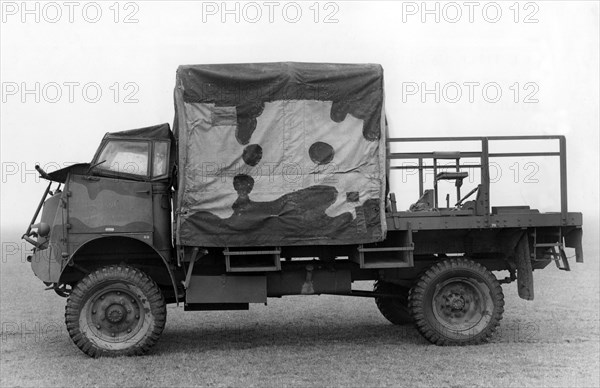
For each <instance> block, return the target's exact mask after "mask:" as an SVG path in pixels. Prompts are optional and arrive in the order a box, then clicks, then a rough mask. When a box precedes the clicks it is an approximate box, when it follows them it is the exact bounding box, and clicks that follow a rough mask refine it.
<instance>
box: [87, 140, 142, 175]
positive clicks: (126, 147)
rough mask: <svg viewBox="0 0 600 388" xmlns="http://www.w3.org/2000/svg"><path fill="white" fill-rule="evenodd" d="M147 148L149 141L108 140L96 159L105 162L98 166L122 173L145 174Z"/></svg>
mask: <svg viewBox="0 0 600 388" xmlns="http://www.w3.org/2000/svg"><path fill="white" fill-rule="evenodd" d="M148 150H149V143H148V142H146V141H121V140H113V141H110V142H108V143H107V144H106V146H105V147H104V149H103V150H102V153H101V154H100V156H99V157H98V159H97V160H99V161H104V160H105V161H106V162H104V163H102V164H101V165H99V166H98V168H99V169H103V170H109V171H115V172H118V173H123V174H133V175H141V176H147V175H148Z"/></svg>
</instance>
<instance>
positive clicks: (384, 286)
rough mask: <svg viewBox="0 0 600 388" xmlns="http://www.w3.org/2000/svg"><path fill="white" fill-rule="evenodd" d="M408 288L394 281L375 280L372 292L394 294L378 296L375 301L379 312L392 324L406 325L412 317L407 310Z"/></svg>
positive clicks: (410, 321)
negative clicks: (393, 296)
mask: <svg viewBox="0 0 600 388" xmlns="http://www.w3.org/2000/svg"><path fill="white" fill-rule="evenodd" d="M408 291H409V288H407V287H402V286H399V285H397V284H394V283H388V282H382V281H381V280H380V281H377V282H375V285H374V287H373V292H376V293H379V294H390V295H396V297H395V298H389V297H388V298H386V297H378V298H375V303H376V304H377V308H378V309H379V311H380V312H381V314H382V315H383V316H384V317H385V318H386V319H387V320H388V321H390V322H392V323H393V324H394V325H406V324H410V323H412V321H413V320H412V317H411V316H410V311H409V310H408Z"/></svg>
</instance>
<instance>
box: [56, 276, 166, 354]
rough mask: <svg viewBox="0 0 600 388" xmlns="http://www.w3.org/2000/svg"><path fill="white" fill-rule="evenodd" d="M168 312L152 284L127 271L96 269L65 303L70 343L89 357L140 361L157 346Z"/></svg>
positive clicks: (147, 279) (145, 277)
mask: <svg viewBox="0 0 600 388" xmlns="http://www.w3.org/2000/svg"><path fill="white" fill-rule="evenodd" d="M166 319H167V309H166V305H165V301H164V298H163V296H162V294H161V292H160V289H159V288H158V286H157V285H156V283H155V282H154V281H153V280H152V279H150V278H149V277H148V276H147V275H146V274H144V273H143V272H142V271H140V270H138V269H136V268H133V267H129V266H126V265H111V266H107V267H104V268H100V269H98V270H97V271H94V272H92V273H90V274H89V275H87V276H86V277H85V278H83V279H82V280H81V281H80V282H79V283H78V284H77V286H76V287H75V288H74V289H73V292H72V293H71V295H70V296H69V299H68V300H67V306H66V310H65V321H66V324H67V330H68V332H69V335H70V336H71V339H72V340H73V342H75V344H76V345H77V346H78V347H79V349H81V350H82V351H83V352H84V353H86V354H87V355H89V356H91V357H101V356H108V357H115V356H124V355H125V356H129V355H140V354H143V353H145V352H147V351H148V350H149V349H150V348H151V347H152V346H153V345H154V344H155V343H156V341H158V338H159V337H160V334H161V333H162V331H163V328H164V327H165V322H166Z"/></svg>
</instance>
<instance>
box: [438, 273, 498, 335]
mask: <svg viewBox="0 0 600 388" xmlns="http://www.w3.org/2000/svg"><path fill="white" fill-rule="evenodd" d="M485 310H486V304H485V301H484V298H483V295H482V293H481V291H480V290H479V289H478V288H477V287H476V286H475V284H474V283H472V281H470V280H469V279H464V278H454V279H450V280H448V281H446V282H444V283H442V284H440V285H439V286H438V287H437V289H436V291H435V293H434V308H433V313H434V315H435V316H436V317H437V319H438V321H439V322H440V323H441V324H442V325H443V326H445V327H446V328H448V329H450V330H469V329H470V328H472V327H474V326H475V325H477V324H478V323H479V321H481V319H483V316H484V314H485V313H484V312H485Z"/></svg>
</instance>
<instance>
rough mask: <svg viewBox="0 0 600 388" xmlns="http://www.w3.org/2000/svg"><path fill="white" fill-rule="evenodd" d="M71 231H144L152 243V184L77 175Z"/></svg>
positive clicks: (70, 210)
mask: <svg viewBox="0 0 600 388" xmlns="http://www.w3.org/2000/svg"><path fill="white" fill-rule="evenodd" d="M68 190H69V195H68V224H69V233H73V234H75V233H94V234H113V233H115V234H141V235H144V236H146V235H147V237H142V238H143V239H145V240H148V241H147V242H148V243H152V241H151V240H152V231H153V222H152V208H153V207H152V184H151V183H150V182H143V181H131V180H124V179H116V178H107V177H100V176H80V175H73V176H71V179H70V180H69V185H68Z"/></svg>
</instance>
